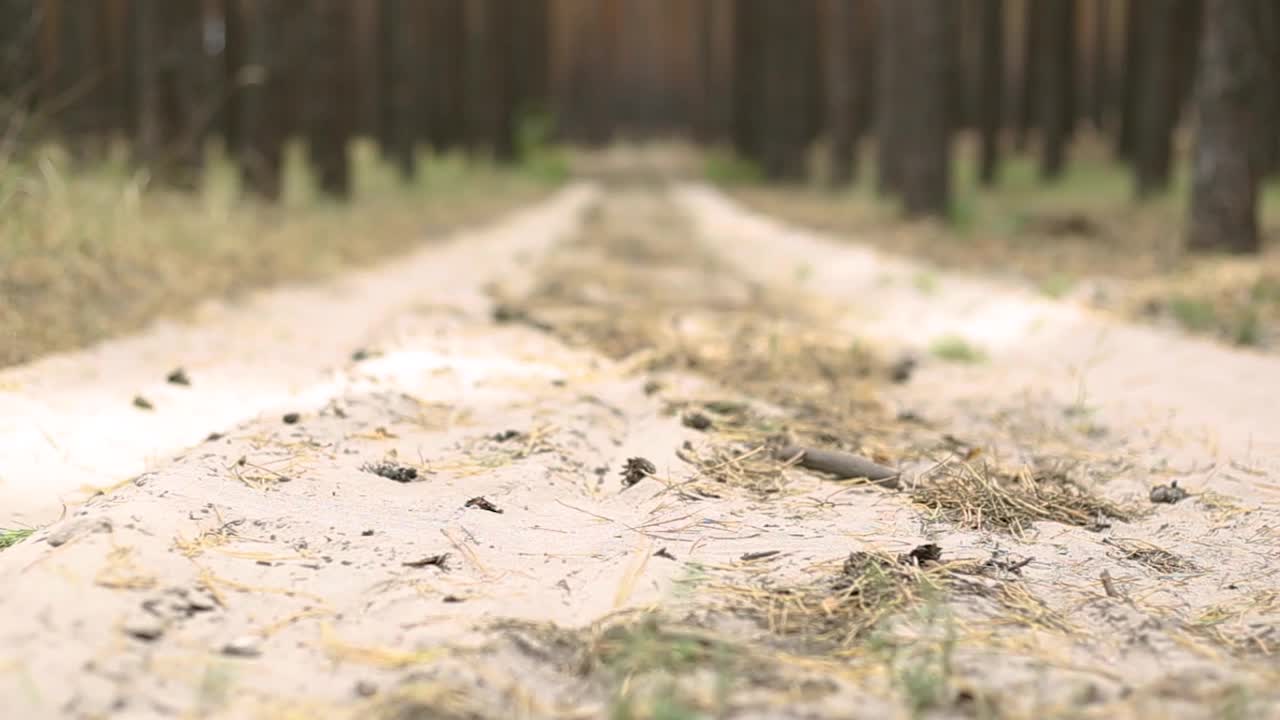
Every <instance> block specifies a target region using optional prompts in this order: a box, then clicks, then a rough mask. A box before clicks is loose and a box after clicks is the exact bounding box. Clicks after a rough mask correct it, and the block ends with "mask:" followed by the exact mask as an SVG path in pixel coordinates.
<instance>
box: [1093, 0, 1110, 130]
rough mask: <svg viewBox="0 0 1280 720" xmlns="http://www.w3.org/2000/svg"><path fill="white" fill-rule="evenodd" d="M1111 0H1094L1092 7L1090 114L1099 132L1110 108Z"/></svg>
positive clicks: (1105, 123)
mask: <svg viewBox="0 0 1280 720" xmlns="http://www.w3.org/2000/svg"><path fill="white" fill-rule="evenodd" d="M1110 35H1111V0H1094V7H1093V68H1092V69H1093V93H1092V95H1091V100H1092V102H1091V105H1090V109H1089V110H1090V112H1089V114H1090V116H1091V117H1092V118H1093V127H1094V128H1095V129H1096V130H1098V131H1099V132H1101V131H1102V130H1103V129H1105V127H1106V125H1107V117H1108V115H1109V114H1110V110H1111V37H1110Z"/></svg>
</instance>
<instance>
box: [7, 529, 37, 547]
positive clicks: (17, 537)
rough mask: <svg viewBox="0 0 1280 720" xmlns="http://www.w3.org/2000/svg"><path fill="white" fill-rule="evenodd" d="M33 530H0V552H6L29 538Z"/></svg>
mask: <svg viewBox="0 0 1280 720" xmlns="http://www.w3.org/2000/svg"><path fill="white" fill-rule="evenodd" d="M34 532H35V528H0V550H8V549H9V548H11V547H13V546H14V545H17V544H18V543H20V542H22V541H23V540H26V539H27V538H29V537H31V534H32V533H34Z"/></svg>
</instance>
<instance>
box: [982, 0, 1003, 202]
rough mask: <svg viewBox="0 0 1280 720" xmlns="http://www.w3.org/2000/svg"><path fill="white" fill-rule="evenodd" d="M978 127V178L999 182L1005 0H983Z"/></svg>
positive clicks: (984, 182) (986, 181) (989, 184)
mask: <svg viewBox="0 0 1280 720" xmlns="http://www.w3.org/2000/svg"><path fill="white" fill-rule="evenodd" d="M980 12H981V30H980V35H979V36H980V38H981V58H980V62H979V64H980V69H979V73H978V74H979V78H980V83H981V88H982V90H981V93H980V98H979V100H978V108H977V111H978V126H979V127H978V129H979V132H980V134H981V136H982V141H981V142H982V147H981V150H980V154H981V157H980V159H979V166H978V179H979V181H980V182H981V183H982V184H983V185H986V186H988V187H990V186H992V185H995V183H996V177H997V174H998V172H999V166H1000V118H1001V109H1002V108H1003V107H1004V0H982V6H981V8H980Z"/></svg>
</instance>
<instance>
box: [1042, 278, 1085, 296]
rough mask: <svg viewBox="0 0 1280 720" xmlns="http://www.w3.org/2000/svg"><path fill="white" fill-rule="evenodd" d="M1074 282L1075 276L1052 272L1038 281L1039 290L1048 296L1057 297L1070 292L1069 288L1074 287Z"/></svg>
mask: <svg viewBox="0 0 1280 720" xmlns="http://www.w3.org/2000/svg"><path fill="white" fill-rule="evenodd" d="M1075 284H1076V281H1075V278H1073V277H1071V276H1070V275H1068V274H1066V273H1053V274H1051V275H1049V277H1047V278H1045V279H1044V280H1041V281H1040V292H1041V293H1043V294H1044V295H1046V296H1048V297H1051V298H1054V299H1058V298H1061V297H1063V296H1065V295H1066V294H1067V293H1069V292H1071V288H1073V287H1075Z"/></svg>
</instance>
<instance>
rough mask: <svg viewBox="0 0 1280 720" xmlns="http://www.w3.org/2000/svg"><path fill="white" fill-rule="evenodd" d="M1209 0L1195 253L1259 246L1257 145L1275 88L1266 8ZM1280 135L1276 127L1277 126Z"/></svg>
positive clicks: (1253, 0) (1252, 0)
mask: <svg viewBox="0 0 1280 720" xmlns="http://www.w3.org/2000/svg"><path fill="white" fill-rule="evenodd" d="M1263 2H1270V0H1208V3H1207V11H1208V12H1207V13H1206V16H1205V20H1206V26H1205V37H1204V43H1203V45H1202V46H1201V52H1200V76H1199V77H1200V85H1199V89H1198V97H1197V100H1196V111H1197V115H1198V121H1199V126H1198V131H1197V133H1196V141H1195V150H1194V157H1193V166H1192V189H1191V224H1190V234H1189V235H1188V238H1187V245H1188V247H1189V248H1190V249H1191V250H1197V251H1203V250H1225V251H1229V252H1236V253H1254V252H1257V251H1258V250H1259V247H1260V243H1259V236H1258V206H1257V197H1258V180H1259V177H1260V175H1261V168H1260V167H1259V166H1258V163H1257V159H1258V158H1257V155H1256V152H1257V143H1258V141H1259V140H1260V139H1261V135H1260V132H1261V131H1262V120H1263V117H1262V115H1263V113H1262V111H1261V108H1262V103H1261V102H1260V101H1261V100H1262V99H1263V97H1264V93H1266V92H1267V88H1266V87H1265V86H1264V85H1263V81H1264V78H1265V74H1264V73H1265V63H1266V54H1265V53H1266V49H1265V48H1264V46H1263V44H1262V41H1263V37H1262V14H1263V12H1262V5H1261V3H1263ZM1271 130H1272V132H1274V128H1272V129H1271Z"/></svg>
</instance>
